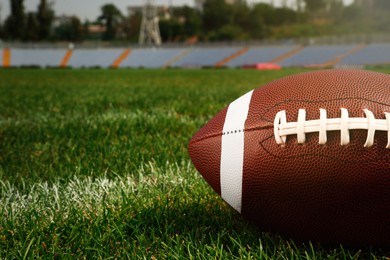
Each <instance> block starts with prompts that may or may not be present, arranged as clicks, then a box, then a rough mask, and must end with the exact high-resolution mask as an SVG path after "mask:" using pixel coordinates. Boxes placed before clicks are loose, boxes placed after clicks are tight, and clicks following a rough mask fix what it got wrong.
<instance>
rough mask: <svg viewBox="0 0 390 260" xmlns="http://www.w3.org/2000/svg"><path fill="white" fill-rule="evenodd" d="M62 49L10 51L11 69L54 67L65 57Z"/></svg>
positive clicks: (64, 51)
mask: <svg viewBox="0 0 390 260" xmlns="http://www.w3.org/2000/svg"><path fill="white" fill-rule="evenodd" d="M65 53H66V50H63V49H11V62H10V63H11V64H10V65H11V66H13V67H42V68H45V67H56V66H58V65H59V64H60V62H61V59H62V58H63V56H64V55H65Z"/></svg>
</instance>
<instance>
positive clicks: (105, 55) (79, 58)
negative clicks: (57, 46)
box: [68, 49, 124, 68]
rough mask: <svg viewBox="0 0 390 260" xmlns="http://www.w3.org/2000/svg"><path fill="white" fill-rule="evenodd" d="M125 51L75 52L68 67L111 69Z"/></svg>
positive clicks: (97, 50) (93, 50)
mask: <svg viewBox="0 0 390 260" xmlns="http://www.w3.org/2000/svg"><path fill="white" fill-rule="evenodd" d="M123 51H124V50H123V49H92V50H89V49H85V50H74V51H73V55H72V57H71V58H70V59H69V63H68V66H70V67H72V68H89V67H100V68H109V67H111V65H112V63H113V62H114V61H115V60H116V59H117V58H118V57H120V55H121V54H122V53H123Z"/></svg>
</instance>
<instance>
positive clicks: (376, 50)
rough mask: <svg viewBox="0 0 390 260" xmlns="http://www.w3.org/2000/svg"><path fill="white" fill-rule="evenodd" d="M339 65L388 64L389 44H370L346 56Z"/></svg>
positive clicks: (389, 59)
mask: <svg viewBox="0 0 390 260" xmlns="http://www.w3.org/2000/svg"><path fill="white" fill-rule="evenodd" d="M340 64H341V65H370V64H371V65H381V64H390V44H371V45H369V46H367V47H366V48H364V49H362V50H360V51H359V52H357V53H355V54H353V55H351V56H348V57H346V58H345V59H343V60H342V61H341V62H340Z"/></svg>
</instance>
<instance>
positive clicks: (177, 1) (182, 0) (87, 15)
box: [0, 0, 353, 21]
mask: <svg viewBox="0 0 390 260" xmlns="http://www.w3.org/2000/svg"><path fill="white" fill-rule="evenodd" d="M49 1H52V2H54V10H55V13H56V15H57V16H58V15H62V14H64V15H76V16H78V17H80V18H81V20H82V21H84V20H86V19H88V20H90V21H93V20H95V19H96V18H97V17H98V16H99V14H100V7H101V6H102V5H104V4H106V3H113V4H114V5H115V6H116V7H118V8H119V9H120V10H121V11H122V13H123V14H127V6H130V5H142V4H143V2H144V1H143V0H49ZM282 1H283V0H274V1H273V2H274V3H275V5H280V3H281V2H282ZM286 1H287V3H293V2H294V0H286ZM352 1H353V0H344V3H345V4H350V3H351V2H352ZM193 2H194V1H193V0H155V3H156V4H158V5H169V3H172V5H185V4H186V5H190V6H192V5H193ZM247 2H248V3H249V4H252V3H258V2H268V3H269V2H271V0H247ZM38 4H39V0H25V1H24V5H25V8H26V11H36V10H37V6H38ZM0 8H1V12H0V15H1V17H0V19H1V21H4V19H5V18H6V17H7V16H8V15H9V13H10V6H9V0H0Z"/></svg>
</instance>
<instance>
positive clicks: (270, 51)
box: [226, 46, 294, 67]
mask: <svg viewBox="0 0 390 260" xmlns="http://www.w3.org/2000/svg"><path fill="white" fill-rule="evenodd" d="M293 49H294V46H291V47H256V48H251V49H250V50H249V51H248V52H246V53H245V54H244V55H242V56H239V57H237V58H236V59H234V60H231V61H230V62H228V63H227V64H226V65H227V66H228V67H242V66H244V65H250V64H257V63H265V62H269V61H271V60H273V59H275V58H277V57H279V56H281V55H283V54H284V53H287V52H290V51H291V50H293Z"/></svg>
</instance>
